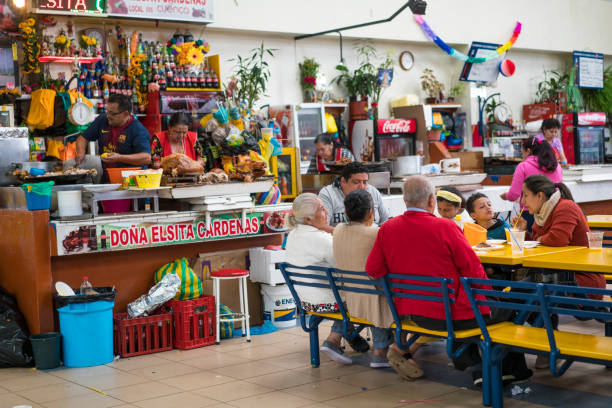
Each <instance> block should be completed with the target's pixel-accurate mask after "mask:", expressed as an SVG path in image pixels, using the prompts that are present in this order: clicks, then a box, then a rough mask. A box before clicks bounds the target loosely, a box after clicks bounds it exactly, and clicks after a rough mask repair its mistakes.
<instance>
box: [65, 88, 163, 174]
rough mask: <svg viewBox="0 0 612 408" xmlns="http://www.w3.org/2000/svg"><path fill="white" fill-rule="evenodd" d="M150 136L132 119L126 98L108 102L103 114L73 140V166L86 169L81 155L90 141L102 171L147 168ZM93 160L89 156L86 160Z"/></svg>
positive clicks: (113, 97) (130, 107) (130, 102)
mask: <svg viewBox="0 0 612 408" xmlns="http://www.w3.org/2000/svg"><path fill="white" fill-rule="evenodd" d="M149 139H150V136H149V132H148V131H147V129H146V128H145V127H144V126H143V125H142V124H141V123H140V122H139V121H138V119H135V118H133V117H132V101H131V100H130V98H129V97H127V96H126V95H118V94H113V95H111V96H110V97H109V98H108V103H107V104H106V113H105V114H101V115H100V116H98V117H97V118H96V120H94V121H93V122H92V123H91V125H89V127H88V128H87V130H86V131H85V132H83V134H82V135H81V136H79V138H78V139H77V148H76V150H77V152H76V164H77V165H80V167H82V166H84V167H95V165H92V166H88V164H87V163H84V162H85V160H86V157H85V151H86V148H87V144H88V143H89V142H91V141H97V142H98V150H99V152H100V158H101V160H102V167H103V168H108V167H134V166H143V167H144V166H147V165H149V163H150V162H151V145H150V140H149ZM91 159H93V157H91V156H90V158H88V160H91Z"/></svg>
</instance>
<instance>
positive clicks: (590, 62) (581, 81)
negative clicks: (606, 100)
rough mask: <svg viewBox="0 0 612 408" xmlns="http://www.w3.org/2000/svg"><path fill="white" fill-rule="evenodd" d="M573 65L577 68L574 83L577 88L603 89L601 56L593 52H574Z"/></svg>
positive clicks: (602, 59) (602, 61)
mask: <svg viewBox="0 0 612 408" xmlns="http://www.w3.org/2000/svg"><path fill="white" fill-rule="evenodd" d="M574 65H575V66H576V67H577V68H578V69H577V72H578V73H577V75H576V79H577V81H576V82H577V85H578V87H579V88H592V89H602V88H603V80H604V58H603V54H598V53H595V52H585V51H574Z"/></svg>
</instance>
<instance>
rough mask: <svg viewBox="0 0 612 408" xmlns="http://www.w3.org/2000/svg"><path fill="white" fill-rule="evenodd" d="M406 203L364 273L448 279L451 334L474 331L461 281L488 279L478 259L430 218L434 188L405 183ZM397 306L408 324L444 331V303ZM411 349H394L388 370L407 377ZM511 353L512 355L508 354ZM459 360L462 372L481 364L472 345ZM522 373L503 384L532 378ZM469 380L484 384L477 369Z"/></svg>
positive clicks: (382, 232)
mask: <svg viewBox="0 0 612 408" xmlns="http://www.w3.org/2000/svg"><path fill="white" fill-rule="evenodd" d="M404 202H405V203H406V207H407V209H406V212H405V213H404V214H403V215H400V216H398V217H394V218H391V219H390V220H389V221H387V222H386V223H384V224H383V225H382V226H381V227H380V229H379V231H378V236H377V238H376V242H375V243H374V247H373V248H372V251H371V252H370V255H369V257H368V261H367V263H366V272H367V273H368V275H370V276H372V277H373V278H380V277H383V276H385V275H386V274H388V273H401V274H408V275H424V276H436V277H445V278H452V280H453V283H452V285H451V287H452V289H454V293H455V295H454V296H455V302H454V303H452V304H451V313H452V315H453V322H454V328H455V330H466V329H470V328H475V327H478V324H477V322H476V319H475V318H474V313H473V312H472V308H471V307H470V304H469V301H468V298H467V295H466V294H465V291H464V290H463V289H462V286H461V284H460V282H459V278H461V277H462V276H466V277H473V278H482V279H486V278H487V275H486V274H485V272H484V270H483V268H482V264H481V263H480V260H479V259H478V257H477V256H476V254H475V253H474V250H473V249H472V248H471V247H470V245H469V243H468V242H467V240H466V239H465V236H464V235H463V233H462V232H461V230H460V229H459V227H458V226H457V225H456V224H455V223H454V222H453V221H451V220H448V219H445V218H437V217H435V216H434V215H433V212H434V209H435V206H436V196H435V189H434V187H433V186H432V185H431V183H430V182H429V181H428V180H427V179H426V178H425V177H422V176H413V177H409V178H408V179H407V180H406V182H405V183H404ZM407 282H409V281H407ZM451 296H452V295H451ZM395 306H396V308H397V312H398V314H399V315H400V316H402V317H404V318H405V319H406V320H411V321H413V322H414V323H416V324H417V325H419V326H421V327H424V328H426V329H430V330H446V323H445V320H444V319H445V315H444V307H443V305H442V303H439V302H429V301H425V300H416V299H405V298H398V299H396V301H395ZM481 312H482V313H483V314H485V315H488V314H489V310H488V308H486V307H482V308H481ZM413 346H414V347H411V349H410V351H409V352H405V351H403V350H400V349H399V348H398V347H397V346H396V345H393V346H392V348H391V349H390V350H389V354H388V356H387V358H388V359H389V363H391V365H392V367H394V368H396V371H398V373H399V374H400V375H402V376H404V377H406V373H407V372H409V371H410V370H414V367H410V366H414V365H416V363H415V362H414V361H413V360H412V359H411V353H413V352H415V351H416V350H417V349H418V345H417V344H414V345H413ZM511 354H516V353H509V355H511ZM519 356H521V357H522V361H523V365H524V356H522V355H520V354H519ZM513 357H515V358H516V356H513ZM458 360H461V361H455V365H456V367H457V368H460V369H465V368H466V367H467V366H477V365H479V364H480V355H479V353H478V348H477V347H476V346H475V345H474V347H473V348H468V350H466V352H465V353H464V354H462V356H461V357H460V358H459V359H458ZM502 365H503V364H502ZM510 365H511V364H507V366H510ZM398 367H399V370H398ZM402 367H405V368H406V372H400V371H403V370H402ZM522 368H523V367H520V369H519V371H522V372H519V373H515V374H514V376H513V378H510V376H509V375H508V376H506V379H516V378H518V377H520V378H521V379H523V377H525V376H526V375H527V378H528V377H529V376H531V374H532V373H531V371H530V370H527V367H526V365H524V370H522ZM507 369H508V370H510V369H511V368H510V367H507ZM504 371H506V370H504ZM512 371H514V370H512ZM473 377H474V383H475V384H476V385H478V384H480V383H481V382H482V378H481V377H482V376H481V373H480V369H479V367H473Z"/></svg>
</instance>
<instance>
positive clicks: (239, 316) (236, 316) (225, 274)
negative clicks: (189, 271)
mask: <svg viewBox="0 0 612 408" xmlns="http://www.w3.org/2000/svg"><path fill="white" fill-rule="evenodd" d="M210 276H211V278H212V280H213V295H214V296H215V300H216V303H217V344H219V343H220V339H221V330H220V328H221V322H237V321H240V322H242V337H244V335H245V334H244V332H245V330H246V338H247V341H248V342H250V341H251V330H250V327H249V297H248V293H247V278H248V277H249V271H248V270H246V269H219V270H218V271H214V272H213V273H211V275H210ZM221 279H239V280H240V281H239V282H238V288H239V291H240V313H224V314H220V307H221V299H220V297H221V295H220V286H219V281H220V280H221Z"/></svg>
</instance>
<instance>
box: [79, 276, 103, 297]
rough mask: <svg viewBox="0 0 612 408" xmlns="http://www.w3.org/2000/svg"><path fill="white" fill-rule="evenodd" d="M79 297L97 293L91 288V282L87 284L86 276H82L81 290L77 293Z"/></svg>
mask: <svg viewBox="0 0 612 408" xmlns="http://www.w3.org/2000/svg"><path fill="white" fill-rule="evenodd" d="M79 294H80V295H85V296H87V295H97V294H98V292H96V291H95V290H94V288H93V286H91V282H89V279H87V276H83V282H81V290H80V291H79Z"/></svg>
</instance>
